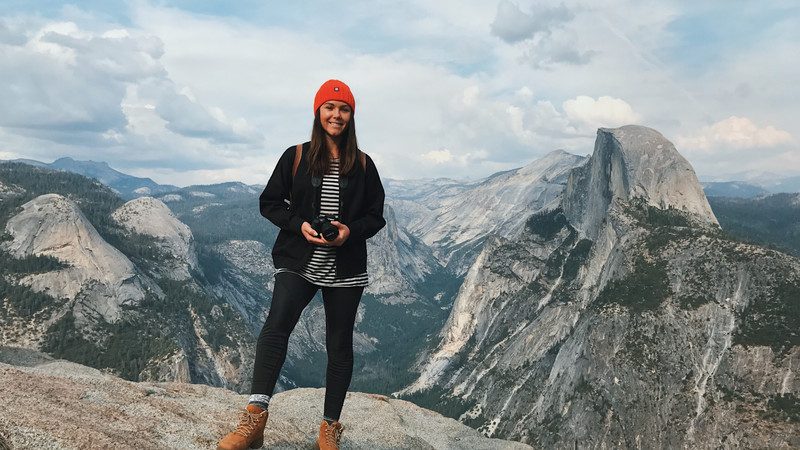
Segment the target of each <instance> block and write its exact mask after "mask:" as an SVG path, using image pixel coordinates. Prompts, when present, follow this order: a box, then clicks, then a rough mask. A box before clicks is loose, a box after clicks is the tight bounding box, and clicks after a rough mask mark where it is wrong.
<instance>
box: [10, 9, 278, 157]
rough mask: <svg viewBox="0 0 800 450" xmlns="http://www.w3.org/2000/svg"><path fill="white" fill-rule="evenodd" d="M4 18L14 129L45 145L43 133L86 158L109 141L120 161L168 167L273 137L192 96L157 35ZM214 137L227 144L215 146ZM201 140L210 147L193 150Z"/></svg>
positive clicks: (110, 152) (111, 151) (46, 138)
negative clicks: (168, 63)
mask: <svg viewBox="0 0 800 450" xmlns="http://www.w3.org/2000/svg"><path fill="white" fill-rule="evenodd" d="M0 23H2V24H3V26H2V28H0V31H2V32H0V37H2V43H0V73H3V74H4V78H5V79H4V82H3V83H2V84H0V98H2V99H3V105H2V107H0V127H3V128H4V129H5V131H6V133H5V134H6V135H9V134H16V135H19V136H23V137H26V138H28V139H33V140H34V141H31V142H30V144H31V145H33V144H34V142H36V144H35V145H36V146H38V147H41V146H42V143H41V141H50V142H52V143H57V144H59V145H58V146H52V145H51V146H50V147H51V148H61V147H62V145H63V144H67V145H72V146H75V147H76V148H75V149H74V150H73V152H72V154H73V155H74V156H76V157H78V158H80V157H81V155H89V157H90V158H91V157H93V158H94V159H97V156H96V155H94V156H91V153H92V152H97V151H98V150H97V149H98V148H103V149H105V151H106V153H105V155H103V156H105V157H111V158H116V159H115V160H112V162H117V163H119V164H126V163H127V162H129V161H140V162H142V161H152V160H155V159H160V160H162V161H164V166H165V167H170V166H172V167H177V166H180V165H186V166H192V165H196V164H206V165H207V166H208V167H219V166H220V165H222V166H225V165H230V164H232V163H234V162H235V163H237V164H238V163H240V161H241V158H237V157H235V156H233V157H231V158H230V160H229V161H228V162H227V163H225V162H223V161H222V158H224V157H225V156H224V155H226V154H227V153H229V152H230V151H231V149H230V148H226V147H225V146H226V145H229V144H231V145H235V144H249V145H251V146H254V145H257V144H260V143H261V142H263V136H261V135H260V134H259V133H257V132H256V131H255V128H254V127H253V126H251V125H250V124H249V123H248V122H247V121H246V120H245V119H243V118H240V117H236V116H230V115H229V114H227V113H226V111H225V110H223V109H222V108H219V107H218V106H216V105H208V104H203V103H201V102H199V101H197V100H196V99H193V98H190V95H187V93H188V92H190V90H188V89H187V88H186V87H185V86H184V87H181V86H179V85H178V84H176V83H175V82H174V81H173V80H172V79H171V78H170V75H169V74H168V72H167V70H166V68H165V66H164V64H163V61H162V59H161V58H162V57H163V55H164V53H165V50H164V44H163V41H162V40H161V39H160V38H158V37H156V36H155V35H152V34H148V33H145V32H142V31H141V30H137V29H133V28H131V29H127V28H120V27H119V26H118V25H116V24H105V26H103V27H100V29H98V30H90V29H85V28H82V27H81V26H79V25H78V24H76V23H74V22H71V21H58V20H56V21H46V20H39V21H31V20H29V19H25V20H22V19H21V20H18V21H16V22H12V21H10V20H8V19H3V21H0ZM26 27H27V28H26ZM137 102H138V103H137ZM148 115H149V116H150V117H149V118H147V116H148ZM132 122H136V124H135V125H132ZM145 123H147V126H143V125H144V124H145ZM139 132H144V133H145V134H137V133H139ZM213 145H218V146H219V147H217V149H216V151H211V152H208V150H209V146H213ZM199 149H204V153H205V154H202V155H196V154H193V152H194V151H195V150H199ZM20 150H22V149H20ZM239 150H240V151H241V150H242V146H241V145H240V146H239ZM57 156H60V155H53V159H55V157H57Z"/></svg>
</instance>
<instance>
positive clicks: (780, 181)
mask: <svg viewBox="0 0 800 450" xmlns="http://www.w3.org/2000/svg"><path fill="white" fill-rule="evenodd" d="M730 180H739V181H733V183H746V184H749V185H755V186H758V187H760V188H762V189H765V190H766V191H767V192H768V193H773V194H778V193H784V192H786V193H793V192H800V174H797V173H796V172H795V173H794V174H790V173H782V174H779V173H774V172H764V171H757V170H751V171H744V172H737V173H732V174H725V175H717V176H706V177H703V181H706V182H731V181H730Z"/></svg>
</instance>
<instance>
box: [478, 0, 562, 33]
mask: <svg viewBox="0 0 800 450" xmlns="http://www.w3.org/2000/svg"><path fill="white" fill-rule="evenodd" d="M573 17H574V13H573V12H572V11H570V10H569V9H568V8H567V7H566V6H564V4H563V3H562V4H561V5H558V6H553V7H550V6H547V5H546V4H545V3H539V4H536V5H534V8H532V10H531V11H530V13H524V12H523V11H522V10H521V9H520V7H519V5H517V4H516V3H514V2H511V1H509V0H500V3H498V4H497V15H496V16H495V18H494V21H493V22H492V24H491V30H492V34H494V35H495V36H497V37H499V38H500V39H503V40H504V41H506V42H509V43H515V42H519V41H523V40H526V39H531V38H533V37H534V36H536V35H537V34H539V33H543V34H547V33H549V32H550V31H551V30H552V29H553V28H554V27H557V26H559V25H561V24H563V23H564V22H568V21H569V20H571V19H572V18H573Z"/></svg>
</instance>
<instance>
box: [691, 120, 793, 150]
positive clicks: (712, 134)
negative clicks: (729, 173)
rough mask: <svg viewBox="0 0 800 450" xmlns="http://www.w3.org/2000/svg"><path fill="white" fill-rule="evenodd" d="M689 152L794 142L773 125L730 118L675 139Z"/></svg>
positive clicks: (774, 145) (775, 145)
mask: <svg viewBox="0 0 800 450" xmlns="http://www.w3.org/2000/svg"><path fill="white" fill-rule="evenodd" d="M676 141H677V142H678V144H679V145H680V147H682V148H686V149H687V150H688V151H698V150H699V151H702V152H713V151H715V150H731V149H759V148H760V149H767V148H774V147H779V146H782V145H784V144H788V143H790V142H793V141H794V139H793V137H792V135H791V134H790V133H789V132H787V131H784V130H780V129H778V128H775V127H774V126H772V125H766V126H763V127H760V126H758V125H756V124H755V123H754V122H753V121H752V120H750V119H748V118H747V117H737V116H731V117H728V118H727V119H724V120H720V121H719V122H716V123H714V124H712V125H709V126H705V127H703V128H701V129H700V130H698V131H696V132H695V133H693V134H690V135H687V136H681V137H678V138H677V139H676Z"/></svg>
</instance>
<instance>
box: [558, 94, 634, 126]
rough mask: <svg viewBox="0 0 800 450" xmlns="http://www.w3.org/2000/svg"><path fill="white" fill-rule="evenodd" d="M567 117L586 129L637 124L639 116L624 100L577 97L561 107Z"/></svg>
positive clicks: (603, 97)
mask: <svg viewBox="0 0 800 450" xmlns="http://www.w3.org/2000/svg"><path fill="white" fill-rule="evenodd" d="M562 106H563V108H564V112H565V113H566V115H567V117H568V118H569V119H570V120H571V121H573V122H575V123H578V124H580V125H584V126H585V128H586V129H590V130H592V132H593V131H594V130H596V129H597V128H600V127H606V128H614V127H619V126H622V125H628V124H635V123H637V122H639V115H638V114H636V113H635V112H633V108H632V107H631V105H629V104H628V102H626V101H625V100H622V99H619V98H613V97H609V96H607V95H603V96H601V97H599V98H598V99H597V100H595V99H593V98H592V97H589V96H586V95H579V96H577V97H575V98H573V99H570V100H567V101H565V102H564V104H563V105H562Z"/></svg>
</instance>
